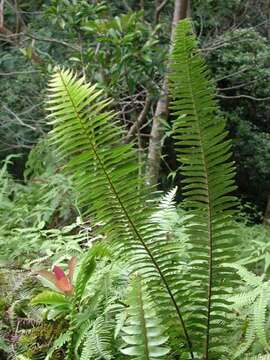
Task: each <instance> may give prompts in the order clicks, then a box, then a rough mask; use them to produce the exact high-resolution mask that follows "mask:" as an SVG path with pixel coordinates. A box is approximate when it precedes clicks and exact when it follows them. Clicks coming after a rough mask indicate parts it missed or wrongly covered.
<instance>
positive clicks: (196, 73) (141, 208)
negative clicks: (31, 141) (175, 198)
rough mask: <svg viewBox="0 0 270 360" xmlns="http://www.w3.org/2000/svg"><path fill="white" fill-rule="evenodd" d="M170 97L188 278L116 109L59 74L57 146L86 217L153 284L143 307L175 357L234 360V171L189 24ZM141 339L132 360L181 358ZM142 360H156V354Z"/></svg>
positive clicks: (54, 92) (179, 44)
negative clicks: (230, 347)
mask: <svg viewBox="0 0 270 360" xmlns="http://www.w3.org/2000/svg"><path fill="white" fill-rule="evenodd" d="M170 88H171V95H172V99H173V102H172V104H173V105H172V107H173V110H174V113H175V115H176V119H175V139H176V145H177V153H178V154H179V160H180V162H181V163H182V174H183V175H184V180H183V184H184V195H185V197H186V200H185V202H186V206H187V207H188V209H189V212H190V215H191V217H188V218H189V224H188V233H189V242H190V246H189V247H190V258H191V261H190V263H189V264H188V266H187V267H185V271H184V273H183V267H181V266H180V255H179V254H180V250H179V249H180V245H179V243H178V242H177V241H176V240H175V239H171V238H170V239H169V241H168V238H167V236H166V230H165V229H163V228H162V227H161V226H159V224H158V222H157V221H156V220H155V218H154V217H153V216H152V215H153V214H154V213H155V211H156V210H157V205H155V202H153V194H152V193H151V189H150V188H149V187H148V186H147V184H146V181H145V179H140V178H138V173H139V172H138V167H139V165H138V164H137V161H136V160H137V156H136V151H135V149H134V148H133V147H132V145H128V144H123V131H122V129H121V127H120V126H119V124H118V122H117V121H116V119H115V118H116V115H115V114H114V113H113V112H112V111H108V110H106V108H108V105H109V103H110V102H109V101H107V100H103V99H102V98H101V96H102V92H101V91H98V90H97V89H96V87H95V86H90V85H88V84H86V83H85V82H84V79H79V80H78V79H76V77H75V75H74V74H73V73H72V72H71V71H66V70H57V71H56V72H55V74H54V75H53V76H52V78H51V81H50V84H49V100H48V108H49V111H50V115H49V118H50V119H51V120H50V123H51V124H52V125H53V130H52V132H51V138H52V142H53V143H54V144H55V145H56V146H57V148H58V154H59V157H60V158H61V159H65V160H66V166H65V168H66V171H68V173H69V174H71V176H72V179H73V184H74V187H75V189H76V190H77V194H78V201H79V204H80V206H81V209H82V211H83V212H84V215H85V216H89V215H90V216H92V217H93V218H94V219H96V220H97V221H99V222H102V223H103V224H104V225H103V226H102V231H103V232H105V233H106V236H107V239H108V241H109V242H110V243H111V244H112V246H115V249H117V251H120V255H121V254H123V255H124V256H125V257H126V258H128V259H129V261H130V269H131V270H132V272H136V273H137V274H138V275H139V276H140V279H141V281H142V284H145V285H142V286H143V289H147V292H148V294H147V295H146V294H145V295H144V296H145V299H149V302H150V303H151V304H153V306H155V307H156V310H155V311H156V313H157V314H158V317H159V318H160V319H162V322H163V324H164V325H165V327H166V329H167V334H168V335H169V336H170V339H169V342H171V343H172V344H173V345H174V347H175V344H176V343H177V344H178V346H176V347H175V348H174V349H173V351H175V353H177V354H180V356H181V359H205V360H208V359H215V360H216V359H220V358H221V357H222V356H223V355H224V356H226V348H225V346H224V341H223V340H224V339H223V335H224V334H225V333H226V323H227V316H226V315H227V313H228V311H229V310H228V304H229V303H228V301H227V300H226V298H225V297H226V295H227V294H228V291H229V290H230V288H231V286H232V281H233V277H232V273H231V269H230V268H229V266H226V263H229V262H230V260H231V256H232V254H233V251H232V244H233V237H232V227H231V218H232V216H233V213H234V212H233V210H232V209H233V207H234V205H235V199H234V198H233V197H231V196H229V195H228V194H229V193H230V192H231V191H232V190H234V180H233V177H234V168H233V164H232V162H230V161H229V159H230V142H228V141H226V140H225V137H226V136H227V133H226V131H225V130H224V122H223V121H222V120H218V119H216V104H215V101H214V100H213V98H214V91H213V88H212V86H211V83H210V82H209V80H208V72H207V69H206V66H205V64H204V61H203V60H202V58H201V56H200V55H199V53H198V51H197V50H196V41H195V38H194V36H193V35H192V33H191V25H190V24H189V22H188V21H182V22H181V23H180V24H179V25H178V27H177V31H176V38H175V44H174V51H173V54H172V65H171V74H170ZM150 200H151V201H150ZM180 270H181V271H180ZM137 290H138V288H137ZM144 291H145V290H144ZM131 294H132V293H131ZM134 294H137V295H136V296H135V299H133V300H134V301H133V300H132V301H131V303H132V306H133V307H134V309H137V308H138V305H139V304H138V303H137V305H136V297H137V300H138V299H139V298H140V297H138V291H134ZM147 301H148V300H147ZM145 309H146V311H147V309H150V307H149V306H146V307H145ZM149 311H150V310H149ZM150 312H151V314H150V315H151V316H152V313H153V311H152V310H151V311H150ZM150 315H149V316H150ZM132 316H133V317H134V318H136V314H134V313H133V314H132ZM138 316H139V314H138ZM145 316H147V314H145ZM151 316H150V317H151ZM129 321H131V320H129ZM138 335H139V334H138ZM134 336H135V340H136V341H135V340H134V344H133V343H132V351H131V352H130V351H127V352H126V354H127V356H129V355H131V356H132V354H134V356H137V354H142V352H143V351H144V350H143V349H150V348H151V353H153V354H154V353H155V346H157V349H156V350H157V353H158V354H159V355H160V358H163V359H169V358H173V355H169V354H167V355H165V352H164V355H162V352H160V351H159V350H158V347H160V345H162V346H163V345H164V344H163V339H165V337H162V342H161V343H159V342H157V344H155V342H154V343H147V341H148V339H149V337H144V339H143V341H144V346H143V347H142V346H141V344H142V341H140V338H139V336H136V334H134ZM150 339H151V337H150ZM172 339H173V340H172ZM149 341H151V340H149ZM136 346H139V347H140V350H138V351H137V350H136V349H135V347H136ZM169 347H171V346H169ZM169 347H168V348H169ZM164 348H166V349H167V347H166V346H165V347H164ZM145 351H146V350H145ZM135 354H136V355H135ZM141 356H142V357H143V358H146V359H151V356H149V353H148V354H147V353H144V354H143V355H141ZM225 358H226V357H225Z"/></svg>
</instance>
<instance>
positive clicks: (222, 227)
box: [170, 21, 236, 359]
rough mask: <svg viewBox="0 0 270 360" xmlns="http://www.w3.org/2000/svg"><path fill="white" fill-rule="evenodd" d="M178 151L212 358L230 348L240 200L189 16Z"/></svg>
mask: <svg viewBox="0 0 270 360" xmlns="http://www.w3.org/2000/svg"><path fill="white" fill-rule="evenodd" d="M170 85H171V93H172V109H173V111H174V114H175V115H176V119H175V136H174V137H175V142H176V151H177V154H178V156H179V161H180V162H181V164H182V166H181V173H182V175H183V178H184V180H183V194H184V196H185V204H186V206H187V208H188V209H189V213H190V214H191V215H192V216H193V217H192V221H191V222H190V224H188V233H189V239H190V243H191V245H192V247H191V250H190V255H191V262H190V264H189V265H190V268H191V271H190V272H189V273H188V274H187V276H184V277H183V288H187V291H186V292H185V291H184V292H183V298H184V304H183V305H182V308H183V311H184V312H185V313H190V315H189V319H188V323H189V325H188V328H190V331H191V332H192V334H193V335H192V338H193V339H194V341H193V342H194V345H195V344H196V349H197V351H198V349H199V351H200V353H202V354H204V355H203V358H204V359H217V358H218V355H219V354H220V353H226V348H225V344H224V335H225V332H224V327H225V329H226V323H227V316H226V314H227V312H228V301H226V299H225V296H226V294H228V293H229V292H230V290H231V286H232V283H233V271H232V269H231V268H230V267H228V266H226V265H225V264H226V263H230V262H231V261H232V259H233V245H234V240H233V231H232V221H231V220H232V216H233V214H234V212H235V210H234V208H235V205H236V199H235V197H233V196H230V193H231V192H232V191H233V190H235V183H234V175H235V169H234V164H233V162H232V161H230V158H231V141H230V140H226V136H227V134H228V132H227V131H225V122H224V121H223V119H220V118H218V117H217V110H218V109H217V106H216V102H215V100H214V97H215V91H214V87H213V85H212V83H211V82H210V80H209V72H208V70H207V67H206V64H205V62H204V60H203V58H202V57H201V55H200V54H199V52H198V50H197V46H196V39H195V37H194V36H193V35H192V27H191V24H190V23H189V22H188V21H183V22H182V23H181V24H180V26H178V28H177V30H176V38H175V45H174V50H173V54H172V66H171V74H170Z"/></svg>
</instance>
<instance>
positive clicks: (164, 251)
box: [48, 71, 194, 358]
mask: <svg viewBox="0 0 270 360" xmlns="http://www.w3.org/2000/svg"><path fill="white" fill-rule="evenodd" d="M49 90H50V91H49V92H50V94H49V97H50V99H49V101H48V107H49V109H50V111H51V114H50V115H49V117H50V118H51V119H52V120H51V124H52V125H53V127H54V128H53V130H52V133H51V138H52V142H53V143H54V144H56V145H57V148H58V154H59V157H60V158H65V159H66V161H67V165H66V171H68V172H69V173H70V174H71V175H72V180H73V183H74V186H75V188H76V189H77V193H78V199H79V200H78V201H79V204H80V206H81V208H82V210H84V215H85V216H88V215H89V214H91V215H92V216H94V217H95V218H96V220H97V221H98V222H102V223H103V224H104V226H103V228H102V231H105V232H106V236H107V238H108V239H109V240H111V241H112V242H113V243H114V244H115V245H116V246H117V248H120V251H121V253H122V254H125V256H126V254H129V259H131V260H132V266H133V269H134V271H138V272H139V273H140V274H141V276H142V277H143V278H144V280H145V281H146V282H148V283H149V288H150V289H151V292H152V295H153V297H154V298H155V299H156V300H157V301H159V303H160V304H161V303H162V306H160V309H161V310H163V314H162V315H163V316H164V319H166V320H164V321H168V322H169V324H170V325H171V328H173V329H174V332H175V333H177V334H179V336H180V335H181V336H183V339H184V340H185V343H186V346H187V348H188V349H189V350H188V352H189V353H190V356H191V358H193V357H194V356H193V352H192V349H191V340H190V337H189V335H188V332H187V329H186V326H185V323H184V321H183V316H182V313H181V309H180V307H179V303H178V299H177V294H178V292H179V291H180V288H179V278H178V275H179V274H178V273H179V271H178V267H177V265H176V264H177V263H176V259H177V253H178V248H179V245H178V244H177V242H176V241H173V240H171V241H170V242H168V241H166V232H165V231H164V230H162V229H161V228H160V227H159V226H158V224H156V223H155V222H154V221H149V218H150V216H151V214H152V213H153V210H152V209H150V207H149V200H150V199H152V198H153V196H152V195H150V194H149V192H150V190H149V188H148V187H147V185H145V183H144V181H143V179H139V178H138V176H137V174H138V165H137V156H136V151H135V150H134V149H133V148H132V145H130V144H121V138H122V130H121V128H120V127H119V126H118V124H117V122H116V121H115V120H114V118H115V114H113V113H112V112H106V111H105V110H104V108H105V107H106V106H108V104H109V102H108V101H107V100H101V99H100V98H99V96H100V94H101V92H100V91H97V90H96V89H95V87H94V86H89V85H87V84H85V83H84V80H83V79H80V80H77V79H76V78H75V76H74V75H73V74H72V73H71V72H69V71H57V72H56V73H55V75H53V77H52V79H51V81H50V85H49ZM154 210H155V209H154ZM172 274H174V276H172ZM180 345H181V344H180Z"/></svg>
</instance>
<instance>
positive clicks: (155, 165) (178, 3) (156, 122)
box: [147, 0, 189, 185]
mask: <svg viewBox="0 0 270 360" xmlns="http://www.w3.org/2000/svg"><path fill="white" fill-rule="evenodd" d="M188 3H189V1H188V0H175V3H174V14H173V20H172V30H171V43H172V42H173V41H174V36H175V27H176V25H177V23H178V22H179V20H182V19H185V18H186V17H187V10H188ZM170 52H171V50H170ZM167 118H168V86H167V78H166V77H165V78H164V81H163V85H162V90H161V94H160V98H159V100H158V102H157V106H156V110H155V114H154V118H153V123H152V129H151V134H150V141H149V149H148V168H147V172H148V173H147V178H148V182H149V184H150V185H156V184H157V182H158V176H159V168H160V158H161V140H162V137H163V136H164V126H163V125H162V124H163V123H164V121H167Z"/></svg>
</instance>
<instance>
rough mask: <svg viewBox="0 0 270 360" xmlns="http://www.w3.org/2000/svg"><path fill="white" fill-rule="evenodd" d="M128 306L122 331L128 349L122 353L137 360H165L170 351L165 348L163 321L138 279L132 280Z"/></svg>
mask: <svg viewBox="0 0 270 360" xmlns="http://www.w3.org/2000/svg"><path fill="white" fill-rule="evenodd" d="M128 305H129V308H128V310H127V313H128V319H127V322H126V325H125V326H124V327H123V329H122V331H123V333H124V335H122V338H123V340H124V342H125V343H126V347H124V348H122V349H121V352H122V353H123V354H124V355H128V356H132V357H133V359H136V360H153V359H160V360H161V359H165V355H167V354H168V353H169V351H170V350H169V349H168V348H166V347H165V346H164V344H165V343H166V341H167V340H168V338H167V337H166V336H164V335H163V333H164V329H163V328H162V325H161V320H160V319H158V317H157V314H156V312H155V310H154V304H153V302H152V301H151V299H150V297H149V296H148V295H147V292H146V288H145V287H144V286H143V284H142V282H141V280H140V278H138V277H135V278H134V279H133V280H132V285H131V292H130V294H129V300H128Z"/></svg>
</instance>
